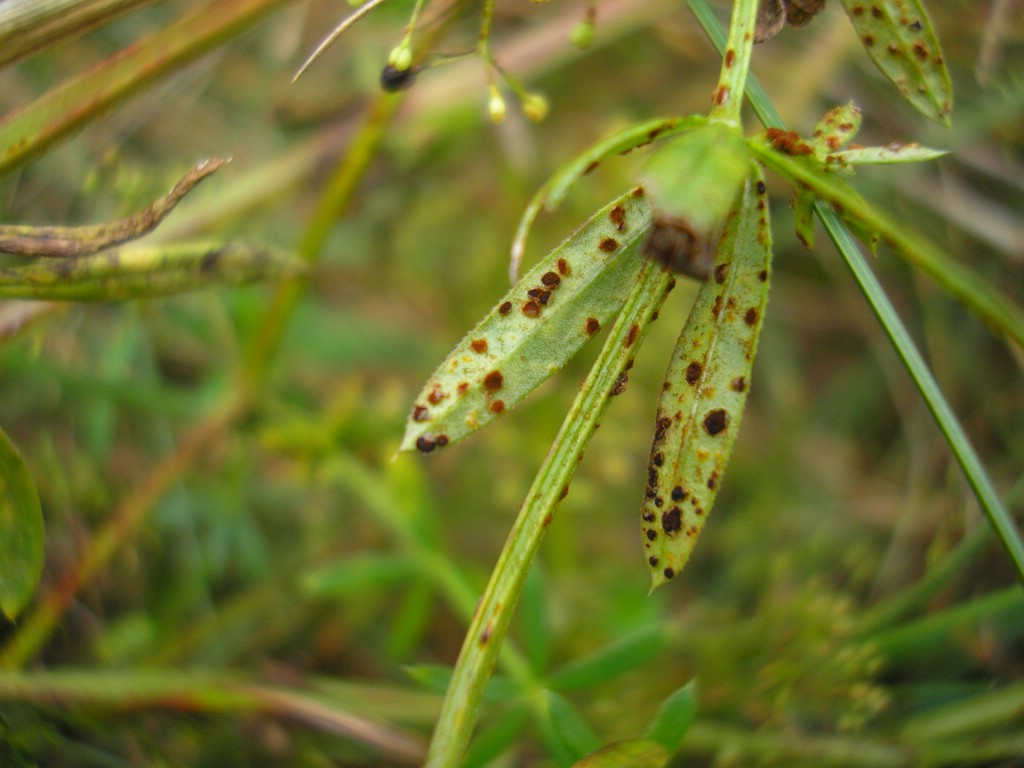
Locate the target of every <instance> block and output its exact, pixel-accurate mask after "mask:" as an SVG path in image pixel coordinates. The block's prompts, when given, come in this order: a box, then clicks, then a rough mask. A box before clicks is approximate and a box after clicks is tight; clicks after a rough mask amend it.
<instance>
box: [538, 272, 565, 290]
mask: <svg viewBox="0 0 1024 768" xmlns="http://www.w3.org/2000/svg"><path fill="white" fill-rule="evenodd" d="M540 281H541V282H542V283H544V285H546V286H547V287H548V288H557V287H558V286H559V284H560V283H561V282H562V278H560V277H559V276H558V273H557V272H545V273H544V274H543V275H541V277H540Z"/></svg>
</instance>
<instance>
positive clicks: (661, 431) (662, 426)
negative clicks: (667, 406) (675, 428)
mask: <svg viewBox="0 0 1024 768" xmlns="http://www.w3.org/2000/svg"><path fill="white" fill-rule="evenodd" d="M671 426H672V419H670V418H669V417H668V416H662V417H661V418H660V419H658V422H657V424H655V425H654V442H656V443H658V442H661V441H662V440H664V439H665V432H667V431H668V428H669V427H671Z"/></svg>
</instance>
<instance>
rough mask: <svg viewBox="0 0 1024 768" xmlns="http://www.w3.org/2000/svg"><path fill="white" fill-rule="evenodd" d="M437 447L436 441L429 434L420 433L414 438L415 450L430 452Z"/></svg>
mask: <svg viewBox="0 0 1024 768" xmlns="http://www.w3.org/2000/svg"><path fill="white" fill-rule="evenodd" d="M435 448H437V441H436V440H434V438H433V437H431V436H429V435H422V436H421V437H417V438H416V450H417V451H419V452H420V453H430V452H431V451H432V450H434V449H435Z"/></svg>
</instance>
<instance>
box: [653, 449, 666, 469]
mask: <svg viewBox="0 0 1024 768" xmlns="http://www.w3.org/2000/svg"><path fill="white" fill-rule="evenodd" d="M651 463H652V464H654V466H656V467H660V466H661V465H663V464H664V463H665V456H664V454H662V453H660V452H659V453H656V454H654V457H653V458H652V459H651Z"/></svg>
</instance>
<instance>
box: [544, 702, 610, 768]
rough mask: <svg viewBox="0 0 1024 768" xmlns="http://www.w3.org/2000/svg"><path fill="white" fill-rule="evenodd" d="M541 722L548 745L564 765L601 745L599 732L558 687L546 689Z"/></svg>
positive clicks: (550, 750) (552, 754)
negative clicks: (559, 692) (597, 732)
mask: <svg viewBox="0 0 1024 768" xmlns="http://www.w3.org/2000/svg"><path fill="white" fill-rule="evenodd" d="M539 725H540V732H541V738H542V739H543V741H544V744H545V746H546V747H547V748H548V751H549V752H550V753H551V756H552V757H554V758H555V760H556V761H558V762H559V763H560V764H562V765H572V764H573V763H575V762H576V761H578V760H580V759H581V758H582V757H583V756H584V755H587V754H589V753H591V752H593V751H594V750H596V749H597V748H598V747H599V746H600V745H601V742H600V741H599V740H598V738H597V734H595V733H594V731H593V729H592V728H591V727H590V726H589V725H588V724H587V721H586V720H584V719H583V718H582V717H581V716H580V714H579V713H578V712H577V711H576V709H575V707H573V706H572V704H570V703H569V700H568V699H566V698H565V697H564V696H561V695H560V694H557V693H555V692H554V691H544V711H543V713H542V714H541V715H540V722H539Z"/></svg>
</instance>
